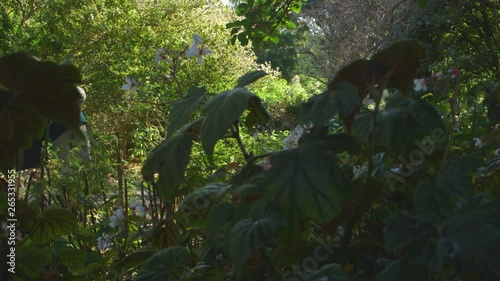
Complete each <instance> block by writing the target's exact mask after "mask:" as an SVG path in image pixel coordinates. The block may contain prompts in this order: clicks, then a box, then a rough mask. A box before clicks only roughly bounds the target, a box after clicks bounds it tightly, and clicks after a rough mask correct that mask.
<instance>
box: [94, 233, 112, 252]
mask: <svg viewBox="0 0 500 281" xmlns="http://www.w3.org/2000/svg"><path fill="white" fill-rule="evenodd" d="M111 246H113V238H112V237H111V235H109V234H107V233H103V234H102V236H101V237H98V238H97V248H98V249H99V250H100V251H105V250H107V249H108V248H110V247H111Z"/></svg>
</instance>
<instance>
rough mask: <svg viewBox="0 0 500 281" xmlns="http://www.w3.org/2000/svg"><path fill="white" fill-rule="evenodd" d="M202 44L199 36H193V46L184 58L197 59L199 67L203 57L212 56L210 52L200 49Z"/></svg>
mask: <svg viewBox="0 0 500 281" xmlns="http://www.w3.org/2000/svg"><path fill="white" fill-rule="evenodd" d="M202 42H203V39H201V37H200V36H198V35H196V34H193V44H192V45H191V46H190V47H189V49H188V50H187V51H186V57H188V58H192V57H198V64H200V65H201V64H202V63H203V56H206V55H211V54H212V51H210V50H209V49H207V48H203V47H200V45H201V43H202Z"/></svg>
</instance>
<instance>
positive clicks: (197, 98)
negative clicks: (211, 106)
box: [167, 86, 206, 136]
mask: <svg viewBox="0 0 500 281" xmlns="http://www.w3.org/2000/svg"><path fill="white" fill-rule="evenodd" d="M205 97H206V89H205V88H204V87H201V88H199V87H195V86H191V87H190V88H189V89H188V92H187V95H186V96H185V97H183V98H181V99H179V100H177V101H176V102H174V103H173V105H172V109H171V110H170V116H169V122H170V125H169V126H168V130H167V132H168V135H169V136H170V135H172V134H174V133H175V132H176V131H177V130H178V129H180V128H181V127H182V126H183V125H184V124H185V123H186V122H187V121H188V119H189V117H190V116H191V115H192V114H193V112H194V111H195V110H196V108H198V106H199V104H200V102H201V101H202V100H203V98H205Z"/></svg>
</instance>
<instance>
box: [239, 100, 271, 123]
mask: <svg viewBox="0 0 500 281" xmlns="http://www.w3.org/2000/svg"><path fill="white" fill-rule="evenodd" d="M249 105H250V112H249V113H248V115H247V117H246V118H245V126H246V127H247V128H249V129H251V128H252V127H254V126H255V125H265V124H266V123H267V122H268V121H269V119H271V116H270V115H269V112H267V109H266V107H265V106H264V104H263V103H262V102H261V100H260V99H250V102H249Z"/></svg>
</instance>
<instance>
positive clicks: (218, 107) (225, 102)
mask: <svg viewBox="0 0 500 281" xmlns="http://www.w3.org/2000/svg"><path fill="white" fill-rule="evenodd" d="M252 99H253V100H258V101H260V98H259V97H258V96H257V95H255V94H253V93H251V92H249V91H248V90H246V89H245V88H235V89H233V90H230V91H225V92H222V93H220V94H218V95H216V96H215V97H213V98H212V99H210V100H209V101H208V102H207V103H206V104H205V106H204V107H203V108H202V113H203V114H204V115H205V118H204V119H203V122H202V124H201V142H202V146H203V150H205V152H206V153H207V154H208V157H209V158H210V159H211V158H212V156H213V151H214V146H215V144H216V143H217V141H218V140H219V139H221V138H223V137H224V135H225V134H226V132H227V131H228V130H229V128H231V126H232V125H233V124H234V122H236V121H238V120H239V118H240V116H241V115H242V114H243V112H244V111H245V109H246V108H247V107H248V106H249V104H250V100H252ZM253 102H255V101H253Z"/></svg>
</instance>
